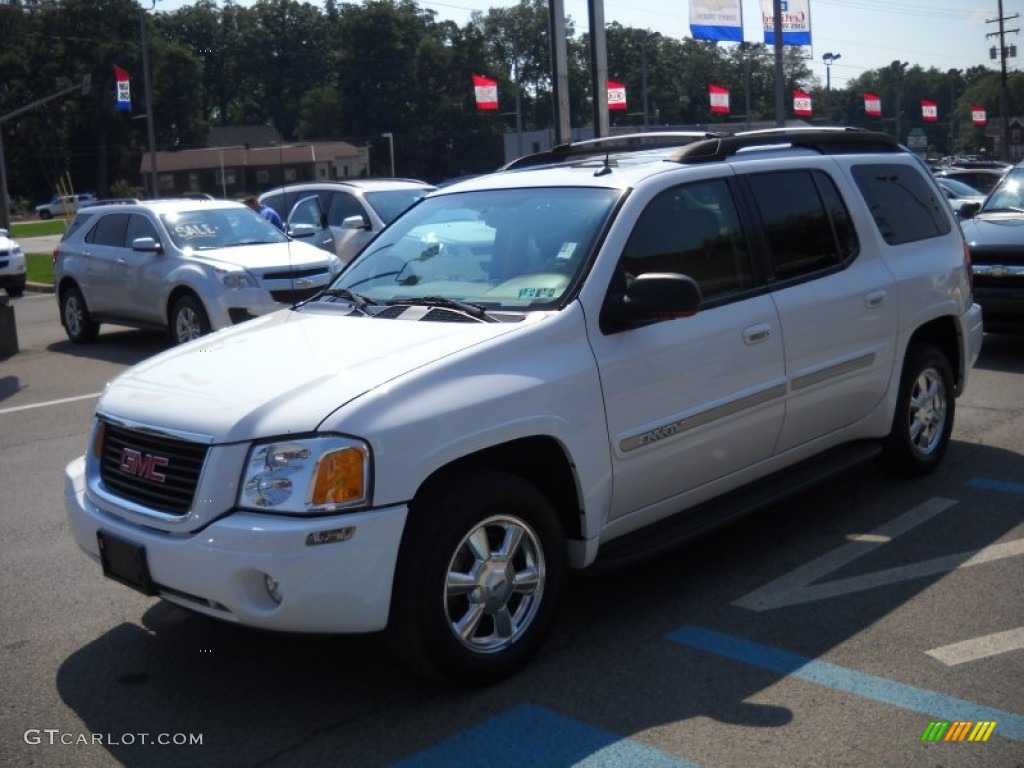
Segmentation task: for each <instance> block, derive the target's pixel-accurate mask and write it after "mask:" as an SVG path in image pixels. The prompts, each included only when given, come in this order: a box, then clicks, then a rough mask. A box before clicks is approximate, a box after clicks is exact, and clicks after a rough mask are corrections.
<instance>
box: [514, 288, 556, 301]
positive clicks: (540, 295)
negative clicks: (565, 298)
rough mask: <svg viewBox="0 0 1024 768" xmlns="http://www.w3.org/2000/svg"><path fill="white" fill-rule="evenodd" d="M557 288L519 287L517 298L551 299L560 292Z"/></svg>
mask: <svg viewBox="0 0 1024 768" xmlns="http://www.w3.org/2000/svg"><path fill="white" fill-rule="evenodd" d="M560 293H561V291H559V290H558V289H557V288H520V289H519V294H518V298H520V299H553V298H555V296H557V295H558V294H560Z"/></svg>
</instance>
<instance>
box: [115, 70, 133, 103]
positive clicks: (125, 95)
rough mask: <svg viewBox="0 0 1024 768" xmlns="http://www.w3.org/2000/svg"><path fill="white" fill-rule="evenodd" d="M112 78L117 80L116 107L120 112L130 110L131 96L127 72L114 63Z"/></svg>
mask: <svg viewBox="0 0 1024 768" xmlns="http://www.w3.org/2000/svg"><path fill="white" fill-rule="evenodd" d="M114 80H115V81H116V82H117V108H118V109H119V110H120V111H121V112H130V111H131V109H132V96H131V88H130V86H129V80H128V73H127V72H125V71H124V70H123V69H121V68H120V67H118V66H116V65H115V66H114Z"/></svg>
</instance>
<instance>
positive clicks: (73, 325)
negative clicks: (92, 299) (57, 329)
mask: <svg viewBox="0 0 1024 768" xmlns="http://www.w3.org/2000/svg"><path fill="white" fill-rule="evenodd" d="M60 322H61V325H63V326H64V332H65V333H67V335H68V338H69V339H71V341H72V342H74V343H75V344H88V343H89V342H91V341H95V340H96V336H97V335H98V334H99V332H100V324H99V323H97V322H94V321H93V319H92V316H91V315H90V314H89V307H88V306H86V303H85V298H84V297H83V296H82V292H81V291H80V290H78V288H77V286H74V285H72V286H70V287H69V288H67V289H65V290H64V292H63V293H62V294H61V296H60Z"/></svg>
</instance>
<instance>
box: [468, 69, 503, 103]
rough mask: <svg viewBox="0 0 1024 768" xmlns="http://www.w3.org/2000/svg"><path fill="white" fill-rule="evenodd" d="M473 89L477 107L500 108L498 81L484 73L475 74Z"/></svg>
mask: <svg viewBox="0 0 1024 768" xmlns="http://www.w3.org/2000/svg"><path fill="white" fill-rule="evenodd" d="M473 91H474V92H475V93H476V108H477V109H497V108H498V81H497V80H491V78H489V77H484V76H483V75H473Z"/></svg>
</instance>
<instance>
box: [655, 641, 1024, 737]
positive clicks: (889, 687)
mask: <svg viewBox="0 0 1024 768" xmlns="http://www.w3.org/2000/svg"><path fill="white" fill-rule="evenodd" d="M666 637H667V639H669V640H671V641H672V642H674V643H679V644H680V645H685V646H687V647H690V648H696V649H698V650H701V651H706V652H708V653H712V654H715V655H716V656H722V657H724V658H727V659H732V660H734V661H742V662H744V663H746V664H751V665H753V666H755V667H761V668H763V669H770V670H771V671H773V672H778V673H781V674H784V675H788V676H789V677H795V678H797V679H799V680H804V681H806V682H810V683H816V684H817V685H821V686H824V687H826V688H833V689H835V690H839V691H843V692H845V693H851V694H853V695H855V696H861V697H863V698H865V699H872V700H874V701H880V702H882V703H885V704H891V705H893V706H895V707H899V708H900V709H906V710H909V711H911V712H920V713H921V714H925V715H932V716H935V717H939V718H942V719H943V720H975V721H978V720H997V721H998V722H999V725H998V726H997V727H996V730H995V735H997V736H1002V737H1003V738H1005V739H1013V740H1014V741H1024V716H1022V715H1019V714H1016V713H1014V712H1008V711H1006V710H1002V709H995V708H993V707H986V706H983V705H981V704H976V703H974V702H972V701H967V700H966V699H958V698H956V697H954V696H946V695H945V694H941V693H936V692H934V691H929V690H926V689H924V688H918V687H916V686H913V685H907V684H905V683H898V682H896V681H895V680H888V679H886V678H884V677H878V676H876V675H869V674H867V673H864V672H857V671H856V670H853V669H847V668H846V667H841V666H839V665H837V664H830V663H828V662H825V661H815V660H814V659H812V658H809V657H807V656H801V655H799V654H796V653H790V652H789V651H784V650H781V649H779V648H772V647H771V646H768V645H761V644H760V643H754V642H751V641H750V640H744V639H743V638H741V637H735V636H733V635H726V634H723V633H721V632H715V631H714V630H711V629H705V628H704V627H697V626H693V625H687V626H685V627H681V628H680V629H677V630H675V631H674V632H670V633H669V634H668V635H667V636H666Z"/></svg>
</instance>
